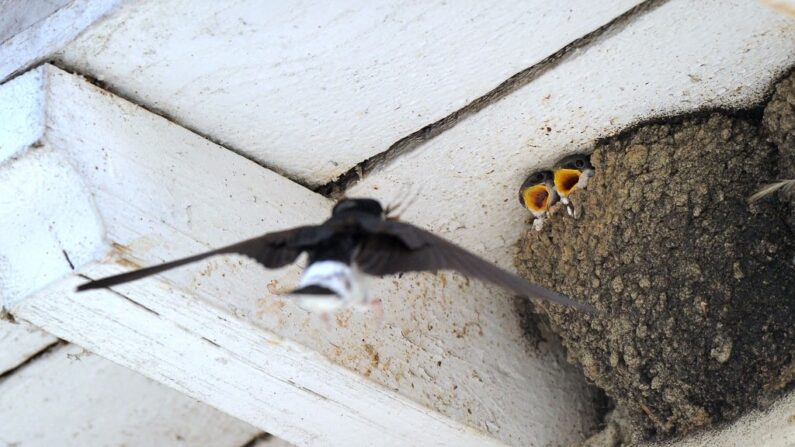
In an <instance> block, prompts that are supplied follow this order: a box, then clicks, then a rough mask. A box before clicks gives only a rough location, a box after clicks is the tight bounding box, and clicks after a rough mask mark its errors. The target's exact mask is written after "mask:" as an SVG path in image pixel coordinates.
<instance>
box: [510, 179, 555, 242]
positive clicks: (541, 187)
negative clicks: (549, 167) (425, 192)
mask: <svg viewBox="0 0 795 447" xmlns="http://www.w3.org/2000/svg"><path fill="white" fill-rule="evenodd" d="M553 178H554V177H553V175H552V171H538V172H534V173H532V174H530V175H529V176H527V178H526V179H525V180H524V182H523V183H522V186H521V187H519V203H521V204H522V206H524V207H525V208H527V209H528V211H530V213H532V214H533V228H535V229H536V230H540V229H541V227H542V226H543V225H544V219H545V218H546V217H547V215H548V213H549V208H550V207H551V206H552V205H554V204H555V202H557V201H558V194H557V193H556V192H555V184H554V181H553Z"/></svg>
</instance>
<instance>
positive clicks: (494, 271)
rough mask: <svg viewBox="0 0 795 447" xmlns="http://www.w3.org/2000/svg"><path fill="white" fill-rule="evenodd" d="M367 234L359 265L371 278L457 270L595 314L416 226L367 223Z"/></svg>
mask: <svg viewBox="0 0 795 447" xmlns="http://www.w3.org/2000/svg"><path fill="white" fill-rule="evenodd" d="M363 229H364V231H365V233H366V236H365V237H364V241H363V243H362V246H361V250H360V251H359V253H358V255H357V257H356V264H357V265H358V266H359V268H360V269H362V271H364V272H366V273H368V274H370V275H376V276H381V275H390V274H396V273H401V272H412V271H430V272H435V271H437V270H456V271H458V272H460V273H463V274H464V275H467V276H470V277H472V278H477V279H480V280H482V281H488V282H490V283H492V284H495V285H498V286H500V287H503V288H505V289H508V290H510V291H512V292H514V293H516V294H518V295H522V296H526V297H537V298H543V299H545V300H549V301H552V302H555V303H560V304H565V305H568V306H573V307H577V308H579V309H582V310H585V311H588V312H593V311H594V309H593V308H592V307H591V306H588V305H587V304H582V303H578V302H576V301H574V300H572V299H570V298H568V297H566V296H565V295H561V294H559V293H557V292H554V291H552V290H549V289H545V288H543V287H541V286H538V285H535V284H531V283H529V282H527V281H526V280H524V279H522V278H521V277H519V276H517V275H514V274H513V273H510V272H508V271H506V270H503V269H501V268H499V267H497V266H495V265H494V264H492V263H490V262H488V261H486V260H485V259H483V258H481V257H479V256H477V255H475V254H473V253H471V252H469V251H467V250H465V249H463V248H461V247H459V246H457V245H455V244H453V243H452V242H449V241H447V240H445V239H443V238H441V237H439V236H436V235H434V234H432V233H429V232H428V231H425V230H423V229H421V228H417V227H415V226H414V225H411V224H407V223H405V222H398V221H392V220H386V221H378V222H374V221H371V222H367V223H366V224H365V225H363Z"/></svg>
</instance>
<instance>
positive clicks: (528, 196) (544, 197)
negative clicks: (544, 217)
mask: <svg viewBox="0 0 795 447" xmlns="http://www.w3.org/2000/svg"><path fill="white" fill-rule="evenodd" d="M550 196H551V194H550V193H549V188H548V187H547V185H543V184H542V185H533V186H531V187H529V188H527V189H525V190H524V191H523V192H522V197H523V198H524V205H525V206H526V207H527V209H529V210H530V211H533V212H541V211H546V209H547V208H549V199H550Z"/></svg>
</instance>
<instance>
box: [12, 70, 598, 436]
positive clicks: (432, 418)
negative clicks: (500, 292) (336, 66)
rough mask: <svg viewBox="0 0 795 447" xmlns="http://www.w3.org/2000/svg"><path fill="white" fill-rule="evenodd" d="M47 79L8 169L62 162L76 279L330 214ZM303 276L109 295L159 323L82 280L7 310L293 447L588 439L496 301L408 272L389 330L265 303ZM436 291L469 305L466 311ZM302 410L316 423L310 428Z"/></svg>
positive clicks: (567, 400)
mask: <svg viewBox="0 0 795 447" xmlns="http://www.w3.org/2000/svg"><path fill="white" fill-rule="evenodd" d="M40 70H41V71H42V72H43V73H44V75H45V76H46V83H45V85H46V86H47V88H46V98H47V100H46V103H47V104H48V107H47V114H46V116H47V125H46V135H45V137H46V138H44V139H43V141H44V142H45V143H44V146H42V147H41V148H39V149H38V150H37V151H34V150H29V151H27V152H24V153H23V154H22V155H21V156H20V157H18V158H17V159H15V160H14V161H13V162H11V163H9V164H7V165H5V166H3V170H4V171H8V172H12V171H15V170H18V169H17V168H19V167H20V166H23V167H24V166H26V165H25V163H27V162H28V161H31V160H32V161H37V163H38V164H37V165H28V166H30V167H24V168H23V169H21V172H23V173H24V172H30V171H31V170H33V169H34V166H35V169H37V170H43V169H51V168H52V167H53V166H61V165H63V164H64V163H62V162H61V161H59V160H57V159H54V158H53V159H48V160H49V161H48V160H40V159H38V157H40V155H38V154H39V153H50V152H51V153H54V154H58V155H59V156H60V157H64V158H65V159H67V160H68V165H69V166H70V169H72V170H73V171H74V173H75V175H76V176H77V177H79V179H80V184H81V185H82V186H81V188H85V189H86V190H87V191H90V194H89V197H90V203H91V205H92V206H93V207H94V208H93V209H94V210H95V211H94V215H97V216H99V219H100V221H101V223H102V231H100V237H101V239H102V240H104V241H105V244H106V245H104V246H105V247H108V250H107V251H106V252H105V253H104V254H103V255H100V256H98V257H96V260H97V261H99V262H94V263H91V262H89V263H85V262H80V263H76V264H75V265H76V267H77V269H78V271H79V272H80V273H81V274H85V275H87V276H89V277H92V278H93V277H99V276H102V275H106V274H109V273H115V272H119V271H122V270H124V269H129V268H133V267H135V266H139V265H148V264H152V263H156V262H160V261H162V260H165V259H170V258H175V257H179V256H182V255H186V254H190V253H194V252H198V251H202V250H205V249H207V248H209V247H213V246H220V245H222V244H225V243H229V242H233V241H236V240H240V239H244V238H246V237H251V236H253V235H256V234H259V233H261V232H265V231H270V230H275V229H277V228H278V229H281V228H285V227H289V226H294V225H298V224H306V223H313V222H319V221H321V220H323V219H324V218H325V217H326V216H327V215H328V213H329V210H330V207H331V202H330V201H329V200H328V199H326V198H324V197H322V196H319V195H317V194H314V193H311V192H309V191H307V190H306V189H304V188H302V187H300V186H299V185H297V184H295V183H292V182H290V181H289V180H286V179H284V178H283V177H280V176H278V175H276V174H274V173H272V172H270V171H267V170H264V169H262V168H261V167H259V166H257V165H256V164H254V163H252V162H250V161H248V160H245V159H243V158H242V157H239V156H237V155H234V154H232V153H230V152H229V151H226V150H224V149H223V148H220V147H218V146H216V145H214V144H212V143H210V142H208V141H207V140H205V139H203V138H201V137H199V136H197V135H195V134H192V133H190V132H187V131H186V130H185V129H182V128H180V127H178V126H176V125H174V124H172V123H170V122H168V121H166V120H164V119H163V118H160V117H157V116H155V115H152V114H151V113H148V112H146V111H144V110H142V109H140V108H138V107H136V106H134V105H132V104H129V103H127V102H125V101H123V100H120V99H118V98H116V97H113V96H112V95H108V94H107V93H106V92H103V91H101V90H99V89H97V88H96V87H94V86H92V85H90V84H88V83H85V82H84V81H82V80H80V79H79V78H77V77H75V76H71V75H67V74H65V73H63V72H62V71H60V70H57V69H54V68H51V67H44V68H42V69H40ZM17 182H19V180H18V181H17ZM59 188H61V187H59ZM63 188H66V190H69V188H70V187H63ZM54 194H56V195H57V194H60V193H59V192H58V193H54ZM75 195H79V194H75ZM83 215H91V213H83ZM72 220H73V218H69V217H65V218H60V219H58V220H56V223H55V224H54V227H60V226H61V225H62V224H61V223H58V222H64V223H66V224H69V223H70V222H71V221H72ZM84 229H85V228H84V227H83V226H81V227H80V230H81V231H82V230H84ZM88 252H89V251H86V253H88ZM70 253H71V252H70ZM42 257H45V256H44V255H42ZM62 258H63V257H62V256H61V257H60V258H59V259H62ZM61 272H62V273H61V274H64V273H67V272H65V271H63V270H61ZM299 273H300V268H289V269H283V270H277V271H270V272H268V271H264V270H263V269H262V268H261V267H259V266H257V265H256V264H255V263H253V262H249V261H246V260H244V259H242V258H236V257H232V256H230V257H220V258H217V259H213V260H210V261H208V262H206V263H201V264H197V265H194V266H187V267H185V268H183V269H179V270H175V271H173V272H169V273H168V274H167V275H164V276H161V277H157V278H153V279H147V280H142V281H139V282H134V283H130V284H129V285H125V286H124V287H120V288H118V289H117V290H118V292H120V293H122V294H123V295H124V297H127V298H130V299H131V300H134V301H135V302H136V303H139V304H140V305H143V306H144V307H145V308H148V309H151V310H152V311H154V312H155V313H152V312H150V311H147V310H145V309H144V308H143V307H140V306H138V305H136V304H134V303H132V302H130V301H129V300H127V299H126V298H122V297H120V296H119V295H116V294H114V293H111V292H97V293H96V294H93V295H92V294H89V293H85V294H81V295H79V296H75V295H73V294H72V293H71V288H72V287H73V286H74V284H75V283H76V281H75V280H71V281H69V282H68V283H63V284H61V285H60V286H58V285H55V286H53V287H56V289H55V290H56V291H54V292H53V291H50V292H46V291H45V292H41V293H35V294H34V295H33V296H35V298H33V297H32V298H29V299H25V300H22V301H21V302H20V303H19V304H18V305H16V306H14V307H13V308H12V311H13V312H14V314H15V315H17V316H20V317H22V318H26V319H28V320H30V321H33V322H35V323H36V324H37V325H41V326H42V327H44V328H45V329H47V330H48V331H51V332H52V333H55V334H57V335H59V336H62V337H65V338H66V339H69V340H73V341H75V342H79V343H80V344H82V345H84V346H86V347H88V348H90V349H91V350H92V351H96V352H98V353H100V354H102V355H103V356H107V357H109V358H111V359H112V360H114V361H117V362H119V363H121V364H123V365H125V366H128V367H131V368H133V369H135V370H138V371H141V372H143V373H144V374H147V375H149V376H150V377H153V378H156V379H157V380H158V381H162V382H164V383H167V384H169V385H171V386H173V387H176V388H177V389H180V390H182V391H185V392H186V393H188V394H190V395H191V396H193V397H196V398H198V399H200V400H202V401H205V402H208V403H210V404H211V405H213V406H216V407H218V408H220V409H222V410H223V411H226V412H229V413H230V414H233V415H235V416H238V417H240V418H241V419H243V420H246V421H248V422H250V423H252V424H254V425H256V426H258V427H260V428H262V429H263V430H265V431H268V432H271V433H274V434H276V435H278V436H280V437H282V438H285V439H287V440H289V441H291V442H295V443H296V444H299V445H300V444H304V445H306V444H311V443H312V442H313V440H315V441H317V442H320V443H321V444H324V445H325V444H327V445H351V444H354V445H355V444H357V443H361V442H364V441H363V440H368V441H369V440H371V439H374V436H378V439H381V440H383V445H406V444H407V443H409V444H412V443H414V444H416V445H445V444H448V443H451V442H452V443H455V444H457V445H498V444H501V443H509V444H517V445H525V444H528V443H530V442H535V441H534V440H537V441H538V442H542V443H561V444H562V443H570V442H576V441H577V440H579V439H581V438H582V436H583V433H584V432H585V431H586V430H587V429H588V428H589V426H590V425H591V424H592V421H593V417H594V412H593V409H592V408H591V406H590V397H589V395H588V393H587V391H586V387H585V384H584V383H583V381H582V379H581V377H580V376H579V374H578V373H576V371H573V370H572V369H570V368H568V367H567V366H565V362H564V361H563V359H562V356H561V354H560V351H559V347H557V346H555V345H552V344H550V343H549V342H539V343H538V344H537V345H534V344H533V343H532V341H530V340H527V339H525V338H524V336H523V333H522V331H521V329H520V327H519V321H518V317H516V316H515V315H514V314H513V312H512V310H511V309H510V308H509V307H506V304H507V303H506V301H504V300H501V301H500V302H498V303H495V300H493V299H492V298H491V295H490V293H491V292H484V291H490V290H491V289H486V288H485V286H483V285H480V284H475V282H474V281H472V285H471V286H469V285H467V283H466V282H464V281H461V280H454V279H453V277H452V276H451V275H448V274H440V275H438V276H432V275H428V276H421V275H405V276H404V277H403V278H402V279H400V280H398V279H397V278H393V279H391V280H385V281H380V282H376V283H374V284H373V290H374V292H375V294H376V295H377V296H379V297H381V298H382V299H383V300H384V305H385V309H386V312H385V313H386V315H385V317H384V319H383V320H378V319H377V318H374V316H373V315H370V314H365V313H354V312H351V311H346V312H343V313H341V314H339V315H336V316H335V318H333V319H332V321H331V322H330V323H326V322H323V321H321V320H320V319H319V318H317V317H316V316H312V315H310V314H307V313H306V312H305V311H303V310H301V309H299V308H298V307H297V306H295V305H294V304H293V303H291V302H290V301H289V300H286V299H280V298H279V297H277V296H276V293H278V291H279V290H284V289H285V288H287V287H290V286H291V285H294V284H296V283H297V279H298V274H299ZM0 277H2V271H0ZM445 283H449V284H455V287H461V288H463V289H464V290H467V291H470V292H471V293H472V294H473V297H476V298H474V299H467V300H464V301H463V302H462V303H461V305H459V304H458V303H456V302H454V301H451V300H450V299H449V298H448V297H447V296H446V293H448V292H447V290H449V287H452V286H450V285H448V289H445V288H444V287H443V284H445ZM41 284H44V281H36V288H35V290H39V289H40V288H41V287H39V286H40V285H41ZM58 287H60V288H58ZM31 290H32V289H31ZM465 295H467V296H468V293H466V292H465ZM431 309H433V310H435V312H433V313H432V312H430V311H431ZM110 333H112V334H117V336H116V337H114V338H113V339H111V340H109V338H108V337H107V334H110ZM121 334H124V335H123V336H122V335H121ZM220 357H223V358H224V359H225V361H227V362H229V363H227V365H234V366H225V365H224V364H223V363H222V362H220V363H219V362H216V361H215V360H214V359H215V358H220ZM263 396H267V397H268V398H265V397H263ZM247 399H248V400H247ZM310 411H311V413H312V414H313V417H316V418H317V420H314V419H313V421H312V422H311V423H308V422H307V421H306V420H305V419H304V416H303V415H304V414H307V413H308V412H310ZM315 415H317V416H315ZM340 427H345V429H344V430H341V429H340ZM318 440H322V442H321V441H318Z"/></svg>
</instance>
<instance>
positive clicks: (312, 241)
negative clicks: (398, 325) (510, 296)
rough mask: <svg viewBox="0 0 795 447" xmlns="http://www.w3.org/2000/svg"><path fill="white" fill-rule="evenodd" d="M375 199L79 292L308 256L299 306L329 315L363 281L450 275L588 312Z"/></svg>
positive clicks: (356, 294)
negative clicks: (240, 258)
mask: <svg viewBox="0 0 795 447" xmlns="http://www.w3.org/2000/svg"><path fill="white" fill-rule="evenodd" d="M388 213H389V210H387V211H386V212H385V211H384V209H383V208H382V207H381V204H380V203H379V202H378V201H377V200H374V199H367V198H356V199H343V200H342V201H340V202H339V203H337V204H336V206H334V209H333V211H332V213H331V217H330V218H329V219H328V220H326V221H325V222H323V223H322V224H319V225H308V226H301V227H297V228H291V229H288V230H283V231H277V232H273V233H267V234H264V235H262V236H259V237H255V238H253V239H248V240H245V241H242V242H238V243H236V244H232V245H229V246H226V247H222V248H218V249H215V250H212V251H208V252H205V253H200V254H197V255H193V256H189V257H187V258H182V259H178V260H176V261H171V262H166V263H164V264H160V265H157V266H152V267H147V268H142V269H139V270H134V271H131V272H127V273H122V274H119V275H114V276H109V277H106V278H102V279H98V280H95V281H90V282H87V283H85V284H82V285H80V286H78V288H77V290H78V291H83V290H89V289H98V288H104V287H112V286H115V285H117V284H122V283H126V282H129V281H134V280H137V279H140V278H144V277H146V276H150V275H154V274H157V273H160V272H163V271H165V270H169V269H172V268H175V267H179V266H182V265H185V264H189V263H192V262H196V261H200V260H202V259H205V258H209V257H210V256H215V255H222V254H232V253H237V254H241V255H244V256H247V257H249V258H251V259H254V260H255V261H257V262H258V263H260V264H262V265H263V266H265V267H266V268H269V269H275V268H279V267H284V266H286V265H288V264H291V263H293V262H294V261H295V260H296V259H297V258H298V256H299V255H301V254H302V253H304V252H306V253H307V255H308V265H307V267H306V269H305V270H304V273H303V275H302V277H301V280H300V283H299V286H298V288H297V289H295V290H293V291H292V292H289V293H290V294H296V295H300V296H299V299H300V300H301V304H302V306H304V307H306V308H308V309H309V310H321V311H324V312H326V311H331V310H334V309H336V308H339V307H342V306H345V305H362V304H367V303H368V297H367V290H366V287H365V286H364V284H363V281H362V280H363V277H365V276H366V275H369V276H378V277H380V276H384V275H393V274H399V273H403V272H436V271H437V270H454V271H457V272H459V273H461V274H464V275H466V276H469V277H472V278H477V279H479V280H482V281H487V282H490V283H492V284H495V285H498V286H500V287H502V288H505V289H507V290H509V291H511V292H513V293H515V294H517V295H521V296H525V297H531V298H541V299H545V300H549V301H551V302H554V303H559V304H564V305H568V306H573V307H576V308H579V309H582V310H586V311H592V308H591V307H590V306H588V305H586V304H581V303H578V302H576V301H573V300H571V299H570V298H568V297H566V296H564V295H561V294H559V293H556V292H553V291H551V290H548V289H545V288H543V287H540V286H537V285H534V284H531V283H529V282H527V281H526V280H524V279H522V278H520V277H519V276H516V275H514V274H513V273H510V272H508V271H506V270H503V269H501V268H499V267H497V266H495V265H493V264H492V263H490V262H488V261H486V260H484V259H482V258H480V257H479V256H477V255H475V254H472V253H470V252H469V251H467V250H465V249H463V248H461V247H459V246H458V245H455V244H453V243H452V242H449V241H447V240H445V239H443V238H441V237H439V236H436V235H434V234H432V233H430V232H428V231H425V230H423V229H420V228H418V227H416V226H414V225H411V224H409V223H406V222H401V221H398V220H397V219H396V218H393V217H390V216H388V215H387V214H388Z"/></svg>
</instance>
